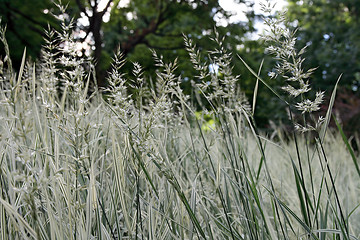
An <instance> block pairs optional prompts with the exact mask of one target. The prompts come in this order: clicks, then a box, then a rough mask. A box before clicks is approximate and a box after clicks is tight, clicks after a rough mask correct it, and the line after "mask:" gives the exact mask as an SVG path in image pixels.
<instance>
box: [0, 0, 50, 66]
mask: <svg viewBox="0 0 360 240" xmlns="http://www.w3.org/2000/svg"><path fill="white" fill-rule="evenodd" d="M53 7H54V5H53V3H52V2H51V1H39V0H26V1H19V0H0V18H1V20H2V24H6V25H7V31H6V36H7V40H8V42H9V47H10V52H11V54H12V57H13V60H14V63H15V66H16V65H19V64H20V62H21V57H22V54H23V52H24V47H25V46H26V47H27V53H28V54H29V55H30V56H32V57H33V58H36V57H38V56H39V53H40V49H41V46H42V44H43V33H44V29H45V28H47V25H48V23H49V24H50V25H51V26H53V27H56V25H57V24H56V19H55V18H54V17H53V16H51V15H50V14H48V13H49V9H52V8H53ZM2 51H3V50H2V49H1V50H0V55H4V53H3V52H2Z"/></svg>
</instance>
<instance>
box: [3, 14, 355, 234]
mask: <svg viewBox="0 0 360 240" xmlns="http://www.w3.org/2000/svg"><path fill="white" fill-rule="evenodd" d="M60 8H61V7H60ZM62 10H63V11H65V9H62ZM269 23H270V26H272V27H273V28H274V29H273V30H274V31H273V32H272V33H274V34H275V36H272V35H269V36H270V38H268V40H269V41H270V40H271V41H272V44H275V45H273V46H274V47H272V48H273V49H274V48H275V46H276V49H277V50H276V51H272V50H271V49H272V48H271V47H270V49H269V52H270V53H274V52H277V51H278V50H279V51H280V50H284V51H285V52H286V53H284V54H280V55H279V56H276V58H277V60H278V61H279V65H278V67H276V73H275V74H277V75H279V76H284V77H285V78H286V79H287V80H288V81H289V82H290V83H289V85H287V86H285V88H284V90H285V91H287V92H288V93H290V95H292V96H293V97H299V99H300V101H298V102H297V101H295V103H287V104H288V106H289V108H290V110H291V114H293V115H294V114H299V115H300V116H302V117H303V118H302V119H303V122H300V123H296V122H295V121H294V128H297V129H300V130H303V131H300V132H299V133H295V132H294V134H293V135H288V136H287V139H290V141H288V140H283V139H284V138H283V133H281V132H279V133H278V138H279V140H278V141H274V140H272V139H269V138H267V137H266V136H263V135H261V133H260V132H259V131H258V129H257V128H256V124H255V122H254V120H253V114H254V110H255V107H254V104H253V106H252V107H251V106H250V104H249V103H248V100H247V99H246V97H245V95H244V94H243V93H242V91H241V88H240V86H241V85H240V82H241V78H240V77H239V76H234V75H233V73H232V66H231V59H232V56H231V54H230V53H228V52H227V50H226V49H225V47H224V46H223V44H222V42H223V41H222V39H221V37H220V36H219V34H217V33H216V32H215V34H214V35H215V37H214V38H213V39H212V40H213V41H214V42H215V43H216V44H217V46H218V47H217V48H216V49H215V50H212V51H209V54H208V56H207V59H209V62H206V63H205V62H203V61H202V59H203V58H202V56H201V55H200V53H199V51H197V49H196V46H195V44H194V43H193V42H192V40H191V39H188V38H186V37H184V38H185V39H184V41H185V46H186V48H187V50H188V52H189V56H190V60H191V61H192V63H193V65H194V68H195V70H197V71H198V75H197V76H194V78H193V86H194V88H193V91H194V93H193V95H194V96H195V97H194V98H195V99H190V97H189V96H187V95H185V94H184V93H183V91H182V89H181V87H180V83H181V81H182V77H181V76H177V75H176V74H175V73H174V72H175V69H176V68H177V60H176V59H175V60H174V61H173V62H166V61H165V60H164V59H163V57H162V56H159V55H158V54H157V53H156V52H155V51H152V53H153V58H154V61H155V64H156V66H157V68H158V70H157V72H156V80H155V81H154V83H155V84H153V85H150V84H149V79H148V76H147V74H146V73H145V72H144V71H143V69H142V67H141V65H140V64H139V63H133V71H132V74H129V75H125V74H123V73H122V67H123V65H124V63H125V61H126V60H125V59H124V58H123V56H122V54H121V51H120V50H118V51H117V52H116V53H115V55H114V58H113V64H112V69H111V70H110V72H109V75H108V79H107V81H108V83H109V84H108V86H107V88H106V89H102V92H100V91H98V90H97V89H96V88H93V90H91V91H90V88H91V86H92V84H93V83H96V81H95V76H96V74H94V67H93V64H92V61H91V59H85V58H79V57H78V56H77V55H76V50H75V48H74V42H73V40H72V33H71V23H70V24H69V23H67V22H66V21H65V20H63V22H62V25H61V27H62V30H61V31H60V32H57V31H54V30H48V31H46V36H47V39H46V45H45V46H44V48H43V52H42V58H41V59H39V60H38V61H37V62H35V63H34V62H29V61H26V51H24V58H23V61H22V64H21V67H20V69H19V70H18V72H15V71H14V70H13V68H12V64H11V59H10V55H9V54H10V53H9V51H8V47H7V44H6V39H5V29H4V28H1V31H0V40H1V41H2V42H3V44H4V47H5V50H6V51H5V52H6V54H7V56H5V58H4V63H3V65H2V66H1V69H0V70H1V75H0V85H1V87H2V91H1V93H0V105H1V106H0V185H1V194H0V229H1V231H0V232H1V239H357V238H359V232H360V213H359V211H358V206H359V199H358V195H359V187H360V184H359V177H360V174H359V171H358V165H357V159H358V156H357V155H356V154H355V153H354V152H353V151H352V149H351V147H350V145H349V142H348V141H347V139H346V138H345V137H344V134H342V130H341V127H340V126H339V131H340V134H337V133H332V132H330V131H327V134H326V135H325V133H326V129H327V124H328V122H329V119H330V117H331V116H330V113H331V105H332V102H333V100H332V102H330V110H329V113H328V114H327V116H324V117H323V118H322V120H321V121H320V122H318V120H317V119H316V120H315V124H314V123H313V122H310V121H311V120H312V119H313V118H312V115H311V112H312V111H315V110H317V108H318V106H319V104H320V103H321V102H322V95H323V93H319V94H317V95H316V96H315V100H309V99H308V98H306V97H305V96H304V94H306V93H308V92H309V91H310V84H309V82H308V80H307V79H308V77H309V76H310V73H311V71H312V70H310V71H307V72H305V73H304V72H303V70H302V69H301V62H302V61H303V60H302V59H300V55H301V54H300V53H298V52H297V51H296V49H295V47H294V41H295V39H294V37H293V34H290V33H289V32H288V31H287V30H286V29H285V28H284V26H283V25H282V24H281V22H276V21H275V22H273V23H271V22H269ZM278 27H279V29H278ZM276 35H278V37H276ZM276 44H278V45H276ZM244 63H245V62H244ZM245 64H246V63H245ZM209 65H212V66H216V69H217V70H216V71H214V70H213V69H211V68H210V69H209ZM249 70H250V71H251V72H252V73H253V74H254V76H255V78H256V79H257V80H258V81H261V82H263V83H264V84H265V85H267V83H266V81H265V80H263V79H261V78H260V77H259V76H258V74H256V72H255V71H253V70H252V69H250V68H249ZM270 75H271V76H272V75H273V74H270ZM256 79H255V80H256ZM267 86H268V85H267ZM270 90H272V91H274V90H273V89H270ZM256 91H257V89H256V90H255V96H254V101H255V100H256ZM274 92H275V91H274ZM295 93H296V94H295ZM275 94H277V95H278V96H279V97H281V94H279V93H276V92H275ZM334 96H335V91H334V94H333V97H332V99H333V98H334ZM295 100H297V99H296V98H295ZM194 101H199V102H198V103H197V105H199V106H203V107H204V108H203V110H202V112H201V113H199V112H196V111H195V107H194V106H193V104H194ZM205 106H207V107H206V108H205ZM296 111H297V113H296ZM206 116H212V117H213V119H214V124H213V125H211V126H210V127H208V128H206V129H204V127H203V126H204V124H205V123H206V120H205V117H206ZM316 124H318V125H316ZM296 126H297V127H296ZM305 130H306V131H305ZM310 131H313V132H315V134H311V135H310V134H309V133H310ZM301 132H302V133H301ZM285 134H289V133H285ZM314 136H315V137H314Z"/></svg>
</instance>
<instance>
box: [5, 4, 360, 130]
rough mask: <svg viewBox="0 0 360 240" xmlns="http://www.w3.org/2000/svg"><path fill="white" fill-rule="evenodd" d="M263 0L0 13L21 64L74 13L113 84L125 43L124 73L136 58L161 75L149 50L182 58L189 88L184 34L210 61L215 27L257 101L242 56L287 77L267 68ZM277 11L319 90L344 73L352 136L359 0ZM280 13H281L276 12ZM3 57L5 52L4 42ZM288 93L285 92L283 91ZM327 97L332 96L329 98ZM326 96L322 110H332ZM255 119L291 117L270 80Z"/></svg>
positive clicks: (8, 8)
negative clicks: (110, 72) (113, 71)
mask: <svg viewBox="0 0 360 240" xmlns="http://www.w3.org/2000/svg"><path fill="white" fill-rule="evenodd" d="M259 2H260V1H255V0H70V1H65V0H63V1H62V4H64V5H67V10H66V13H65V14H61V13H60V12H59V9H58V8H57V7H56V6H55V5H54V3H53V1H52V0H0V16H1V19H2V23H1V24H3V25H6V26H7V40H8V43H9V46H10V52H11V54H12V59H13V62H14V67H15V69H18V67H19V65H20V62H21V58H22V54H23V51H24V47H25V46H26V47H27V53H28V56H29V57H30V58H31V59H32V60H33V61H36V59H37V58H39V57H40V54H41V51H40V50H41V47H42V45H43V44H44V37H45V34H44V29H48V28H49V27H50V28H54V29H57V30H59V31H60V27H59V18H64V19H66V20H67V21H71V19H73V22H74V29H73V30H74V33H73V34H74V36H73V37H74V38H75V40H76V42H77V45H76V46H77V51H78V56H79V58H80V57H84V56H89V57H93V58H94V59H95V61H96V63H97V64H96V72H97V83H98V86H100V87H105V86H106V84H107V83H106V75H107V72H108V70H109V68H110V67H111V58H112V56H113V53H114V51H115V50H116V49H117V48H118V47H120V48H121V50H122V52H123V53H124V55H125V56H126V58H127V63H128V64H126V65H125V68H124V72H125V73H126V72H128V73H130V72H131V68H132V64H131V63H132V62H139V63H140V64H141V65H142V66H143V67H144V70H145V72H147V73H148V74H149V78H151V76H152V75H154V74H155V66H154V61H153V59H152V55H151V52H150V51H149V48H151V49H154V50H156V51H157V52H158V53H159V54H161V55H163V56H164V59H165V60H167V61H172V60H174V59H175V58H178V60H179V67H178V69H177V71H178V74H181V75H182V76H183V82H182V87H183V89H184V90H185V92H186V91H188V92H189V89H190V88H191V82H192V81H196V79H194V76H195V75H196V73H195V72H194V70H193V67H192V64H191V63H190V61H189V57H188V54H187V52H186V51H185V50H184V42H183V34H184V35H186V36H187V37H189V38H191V39H192V40H193V41H194V42H195V43H196V45H197V46H198V48H199V49H200V51H202V53H203V55H202V56H203V57H204V60H207V59H206V58H207V51H209V50H212V49H213V48H214V47H215V46H214V42H212V41H210V40H209V38H210V37H213V35H214V28H216V29H217V31H218V32H219V33H220V35H221V36H225V37H226V38H225V40H224V45H225V46H226V47H227V48H228V49H229V51H230V52H231V53H232V54H233V65H234V74H236V75H240V79H241V81H240V83H239V84H240V85H241V88H242V90H243V91H244V92H245V94H246V95H247V96H248V99H252V94H253V92H254V91H253V90H254V87H255V82H256V79H255V78H254V77H253V76H252V75H251V74H250V73H249V71H248V70H247V69H246V68H245V67H244V65H243V64H242V63H241V61H240V60H239V59H238V58H237V56H236V54H238V55H240V56H241V57H242V58H243V59H245V61H246V62H247V63H248V64H249V65H250V66H251V67H252V68H253V69H255V70H257V69H259V66H260V63H261V61H262V60H263V59H264V65H263V67H262V71H261V76H262V77H263V78H264V79H266V80H268V82H269V84H270V85H271V86H273V87H274V88H275V89H277V90H278V91H279V92H282V90H281V89H280V87H281V86H282V85H283V84H282V82H283V81H284V80H283V79H270V78H269V77H268V76H267V74H268V72H269V71H271V70H272V68H273V66H274V65H275V62H274V60H272V58H271V57H269V56H266V55H265V54H264V43H263V42H262V41H261V39H260V38H259V34H260V33H262V32H263V31H264V30H265V29H264V25H263V24H262V13H261V10H260V4H259ZM273 3H276V5H275V9H276V10H284V9H285V10H287V13H286V14H287V16H288V19H289V27H290V28H292V29H296V28H297V29H298V30H297V39H298V41H297V47H298V48H299V49H301V48H302V47H304V46H307V52H306V54H305V55H304V56H305V57H306V61H305V62H304V64H303V66H304V68H305V69H309V68H317V70H316V72H315V73H314V74H313V75H312V76H311V79H310V81H311V85H312V88H313V90H314V92H315V90H316V91H318V90H323V91H325V92H326V95H327V96H330V95H331V92H332V90H333V87H334V85H335V83H336V80H337V79H338V77H339V76H340V75H341V74H343V75H342V78H341V81H340V87H339V89H338V96H337V99H336V103H335V109H334V114H335V115H337V116H338V117H339V119H340V120H341V122H342V124H343V127H344V129H345V131H346V132H347V133H348V134H349V135H351V134H353V133H355V132H357V131H358V129H359V127H360V98H359V91H360V90H359V86H360V58H359V53H360V26H359V25H360V19H359V14H360V1H354V0H331V1H329V0H300V1H297V0H281V1H273ZM274 17H276V16H274ZM0 56H4V49H3V46H2V45H1V47H0ZM285 95H286V94H285V93H284V96H285ZM327 101H328V99H327ZM326 109H327V102H326V103H325V104H324V108H323V109H322V111H323V112H325V111H326ZM255 119H256V122H257V124H258V126H259V127H260V128H262V129H264V130H267V129H269V128H270V127H271V125H272V124H270V123H274V124H275V125H276V126H280V125H282V126H283V124H284V125H285V126H286V123H287V121H288V117H287V113H286V109H285V105H284V103H282V102H281V101H280V100H279V99H277V98H276V97H275V96H274V95H273V94H272V93H271V92H270V91H269V90H267V89H266V88H265V87H264V86H260V88H259V93H258V100H257V108H256V112H255Z"/></svg>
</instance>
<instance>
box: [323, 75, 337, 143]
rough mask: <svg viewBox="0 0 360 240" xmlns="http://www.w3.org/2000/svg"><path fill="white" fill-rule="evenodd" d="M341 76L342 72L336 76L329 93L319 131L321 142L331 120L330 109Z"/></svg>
mask: <svg viewBox="0 0 360 240" xmlns="http://www.w3.org/2000/svg"><path fill="white" fill-rule="evenodd" d="M341 77H342V74H340V76H339V77H338V79H337V81H336V84H335V86H334V90H333V91H332V93H331V98H330V102H329V106H328V110H327V112H326V116H325V122H324V123H323V126H322V128H321V131H320V140H321V142H323V141H324V138H325V135H326V130H327V129H328V126H329V123H330V120H331V115H332V109H333V106H334V102H335V98H336V90H337V87H338V84H339V82H340V79H341Z"/></svg>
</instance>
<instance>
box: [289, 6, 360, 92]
mask: <svg viewBox="0 0 360 240" xmlns="http://www.w3.org/2000/svg"><path fill="white" fill-rule="evenodd" d="M288 2H289V8H288V9H289V11H288V15H289V17H290V18H291V19H292V21H293V24H294V25H295V26H299V27H300V28H299V30H298V32H297V35H298V38H299V40H300V41H299V43H300V44H301V45H307V46H308V47H307V53H306V54H305V57H306V59H307V61H306V63H305V64H307V67H308V68H312V67H318V70H317V71H316V72H315V74H314V75H313V80H314V86H317V87H318V88H321V89H323V90H329V89H331V88H332V87H333V86H334V84H335V82H336V80H337V78H338V77H339V76H340V74H343V76H342V79H341V82H340V84H341V85H342V86H344V87H346V88H347V89H352V90H356V89H357V88H358V87H359V86H360V18H359V14H360V2H359V1H353V0H332V1H328V0H302V1H299V0H289V1H288Z"/></svg>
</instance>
